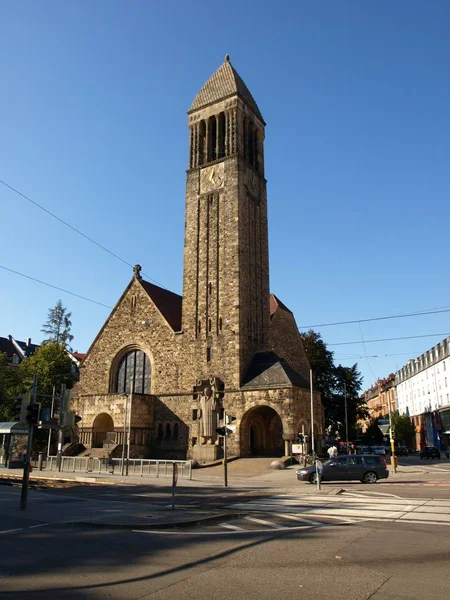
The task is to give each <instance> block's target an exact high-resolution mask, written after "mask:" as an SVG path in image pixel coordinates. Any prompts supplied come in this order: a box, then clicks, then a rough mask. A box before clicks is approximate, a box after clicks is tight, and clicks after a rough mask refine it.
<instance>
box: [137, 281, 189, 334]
mask: <svg viewBox="0 0 450 600" xmlns="http://www.w3.org/2000/svg"><path fill="white" fill-rule="evenodd" d="M141 284H142V287H143V288H144V290H145V291H146V292H147V294H148V295H149V296H150V298H151V299H152V300H153V302H154V304H155V306H156V308H157V309H158V310H159V312H160V313H161V314H162V316H163V317H164V318H165V319H166V321H167V322H168V323H169V325H170V326H171V327H172V329H173V330H174V331H181V307H182V301H183V298H182V297H181V296H179V295H178V294H175V293H174V292H169V290H165V289H164V288H161V287H159V286H157V285H154V284H153V283H150V282H149V281H144V280H143V279H141Z"/></svg>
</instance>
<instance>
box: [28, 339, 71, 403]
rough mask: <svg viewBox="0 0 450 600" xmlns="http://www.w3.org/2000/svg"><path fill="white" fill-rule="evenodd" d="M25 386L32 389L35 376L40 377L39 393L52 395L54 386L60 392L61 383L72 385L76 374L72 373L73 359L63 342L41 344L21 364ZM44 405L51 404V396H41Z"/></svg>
mask: <svg viewBox="0 0 450 600" xmlns="http://www.w3.org/2000/svg"><path fill="white" fill-rule="evenodd" d="M20 370H21V374H22V382H23V386H24V387H25V388H26V389H31V384H32V383H33V376H34V375H36V376H37V378H38V394H45V395H46V396H51V394H52V391H53V386H55V388H56V393H57V394H59V390H60V388H61V384H63V383H64V384H66V385H67V387H68V388H70V387H71V386H72V383H73V382H74V380H75V376H74V374H73V373H72V361H71V360H70V358H69V356H68V354H67V351H66V349H65V347H64V345H63V344H58V343H57V342H48V343H47V344H44V345H43V346H41V347H40V348H39V349H38V350H37V352H36V353H35V354H34V355H33V356H30V357H29V358H27V359H26V360H24V361H23V363H22V364H21V365H20ZM39 401H40V402H41V403H42V405H43V406H49V405H50V403H51V399H50V398H40V399H39Z"/></svg>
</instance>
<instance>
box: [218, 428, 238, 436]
mask: <svg viewBox="0 0 450 600" xmlns="http://www.w3.org/2000/svg"><path fill="white" fill-rule="evenodd" d="M216 432H217V433H218V434H219V435H223V436H225V435H230V433H234V432H233V430H232V429H229V428H228V427H217V429H216Z"/></svg>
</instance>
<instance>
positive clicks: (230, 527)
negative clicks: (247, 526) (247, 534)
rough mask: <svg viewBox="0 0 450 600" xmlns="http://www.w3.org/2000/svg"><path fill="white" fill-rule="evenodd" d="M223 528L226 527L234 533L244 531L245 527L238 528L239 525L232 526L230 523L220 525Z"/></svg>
mask: <svg viewBox="0 0 450 600" xmlns="http://www.w3.org/2000/svg"><path fill="white" fill-rule="evenodd" d="M220 526H221V527H225V529H232V530H233V531H244V528H243V527H238V526H237V525H231V524H230V523H220Z"/></svg>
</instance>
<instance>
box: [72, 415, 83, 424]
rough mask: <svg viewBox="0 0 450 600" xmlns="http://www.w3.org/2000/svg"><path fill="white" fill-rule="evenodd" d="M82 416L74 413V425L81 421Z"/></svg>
mask: <svg viewBox="0 0 450 600" xmlns="http://www.w3.org/2000/svg"><path fill="white" fill-rule="evenodd" d="M81 419H82V417H80V415H75V418H74V425H76V424H77V423H79V422H80V421H81Z"/></svg>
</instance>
